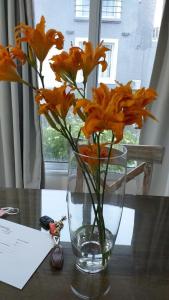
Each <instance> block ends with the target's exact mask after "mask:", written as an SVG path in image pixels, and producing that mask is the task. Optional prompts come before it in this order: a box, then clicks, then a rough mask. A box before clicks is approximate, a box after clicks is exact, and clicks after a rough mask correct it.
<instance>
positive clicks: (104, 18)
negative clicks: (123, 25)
mask: <svg viewBox="0 0 169 300" xmlns="http://www.w3.org/2000/svg"><path fill="white" fill-rule="evenodd" d="M92 1H93V0H92ZM114 1H116V0H114ZM117 2H119V8H120V9H119V11H118V9H117V12H116V11H114V12H112V14H110V15H104V14H103V13H102V21H120V20H121V14H122V0H119V1H118V0H117ZM117 4H118V3H117ZM117 4H116V3H114V5H115V7H116V5H117ZM74 6H75V19H77V20H88V19H89V13H90V0H89V9H88V10H89V13H88V15H86V16H85V15H83V14H82V13H81V14H80V11H79V14H78V13H77V6H81V7H82V8H83V6H85V4H83V0H82V4H81V5H79V4H78V3H77V0H74ZM102 7H103V1H102ZM105 7H106V6H105ZM82 12H83V10H82Z"/></svg>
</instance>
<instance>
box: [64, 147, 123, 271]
mask: <svg viewBox="0 0 169 300" xmlns="http://www.w3.org/2000/svg"><path fill="white" fill-rule="evenodd" d="M107 147H108V146H107ZM126 157H127V150H126V148H125V147H123V146H122V145H115V146H113V148H112V150H111V155H109V157H104V158H96V157H91V156H86V155H82V154H80V153H77V152H74V151H72V152H71V154H70V161H69V174H68V189H67V205H68V220H69V230H70V238H71V244H72V249H73V253H74V255H75V258H76V267H77V268H78V269H79V270H81V271H84V272H88V273H97V272H100V271H101V270H103V269H105V268H106V266H107V264H108V260H109V258H110V256H111V253H112V249H113V247H114V244H115V240H116V236H117V233H118V229H119V225H120V220H121V216H122V210H123V201H124V193H125V177H126V162H127V158H126Z"/></svg>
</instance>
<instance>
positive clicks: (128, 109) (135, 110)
mask: <svg viewBox="0 0 169 300" xmlns="http://www.w3.org/2000/svg"><path fill="white" fill-rule="evenodd" d="M156 96H157V94H156V92H155V91H154V90H153V89H147V90H146V89H140V90H138V91H136V92H133V91H132V89H131V82H128V83H127V84H126V85H122V84H120V86H118V87H116V88H115V89H111V90H109V89H108V87H107V86H106V85H105V84H103V83H101V84H100V87H98V88H96V89H93V98H92V100H91V101H90V100H87V99H80V100H77V103H76V106H75V109H74V112H75V113H76V111H77V109H82V110H83V112H84V113H85V114H86V120H85V124H84V126H83V127H82V131H83V133H84V135H85V136H86V138H89V137H90V136H91V135H92V134H93V133H95V132H101V131H103V130H112V132H113V133H114V135H115V142H116V143H118V142H119V141H120V140H121V139H122V138H123V131H124V127H125V125H131V124H137V125H138V127H139V128H141V127H142V123H143V119H145V118H146V117H151V118H153V119H155V117H154V116H153V115H152V114H151V113H150V112H149V111H148V110H147V109H146V108H145V106H146V105H147V104H149V103H151V102H152V101H153V100H155V98H156Z"/></svg>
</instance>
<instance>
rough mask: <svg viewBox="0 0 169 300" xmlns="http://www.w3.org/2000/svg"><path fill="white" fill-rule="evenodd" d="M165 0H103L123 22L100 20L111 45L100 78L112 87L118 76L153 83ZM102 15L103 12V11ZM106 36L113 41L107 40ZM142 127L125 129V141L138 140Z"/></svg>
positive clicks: (136, 83) (137, 82)
mask: <svg viewBox="0 0 169 300" xmlns="http://www.w3.org/2000/svg"><path fill="white" fill-rule="evenodd" d="M163 2H164V1H163V0H147V1H143V0H133V1H104V0H103V1H102V6H103V7H102V8H103V12H104V13H105V14H106V13H108V12H109V11H112V6H113V5H115V4H116V5H115V7H114V8H113V11H114V12H115V10H116V9H117V10H116V11H118V13H120V14H121V17H120V22H113V21H112V22H101V40H104V42H105V45H106V46H107V47H108V48H109V49H110V51H109V54H107V62H108V68H107V70H106V71H105V73H102V72H101V69H99V82H100V81H102V82H104V79H105V78H107V79H106V81H105V82H106V83H107V84H108V85H109V87H110V88H113V87H114V86H115V80H117V81H119V82H121V83H127V82H128V81H130V80H132V81H133V82H132V86H133V88H134V89H138V88H140V87H141V86H145V87H148V86H149V83H150V78H151V73H152V68H153V63H154V58H155V53H156V47H157V42H158V36H159V30H160V24H161V17H162V11H163V4H164V3H163ZM102 16H103V15H102ZM106 40H109V41H111V40H112V44H111V43H110V42H109V43H107V42H106ZM113 41H116V43H117V45H118V47H117V49H116V52H114V51H115V48H114V47H115V46H114V45H115V44H113ZM138 135H139V131H136V130H134V129H133V128H130V127H129V128H127V129H126V135H125V136H124V141H123V142H128V143H130V142H136V141H138Z"/></svg>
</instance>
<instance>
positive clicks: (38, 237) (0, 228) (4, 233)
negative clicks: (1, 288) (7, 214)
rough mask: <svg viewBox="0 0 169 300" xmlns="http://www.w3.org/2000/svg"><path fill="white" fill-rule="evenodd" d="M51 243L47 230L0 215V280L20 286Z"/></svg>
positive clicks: (39, 261)
mask: <svg viewBox="0 0 169 300" xmlns="http://www.w3.org/2000/svg"><path fill="white" fill-rule="evenodd" d="M52 247H53V241H52V239H51V237H50V235H49V234H48V233H44V232H41V231H39V230H36V229H32V228H29V227H26V226H23V225H20V224H16V223H13V222H9V221H6V220H4V219H0V281H2V282H5V283H8V284H10V285H12V286H14V287H17V288H19V289H22V288H23V287H24V285H25V284H26V282H27V281H28V280H29V278H30V277H31V276H32V274H33V273H34V272H35V271H36V269H37V268H38V266H39V265H40V264H41V262H42V261H43V260H44V258H45V257H46V255H47V254H48V253H49V251H50V250H51V249H52Z"/></svg>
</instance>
